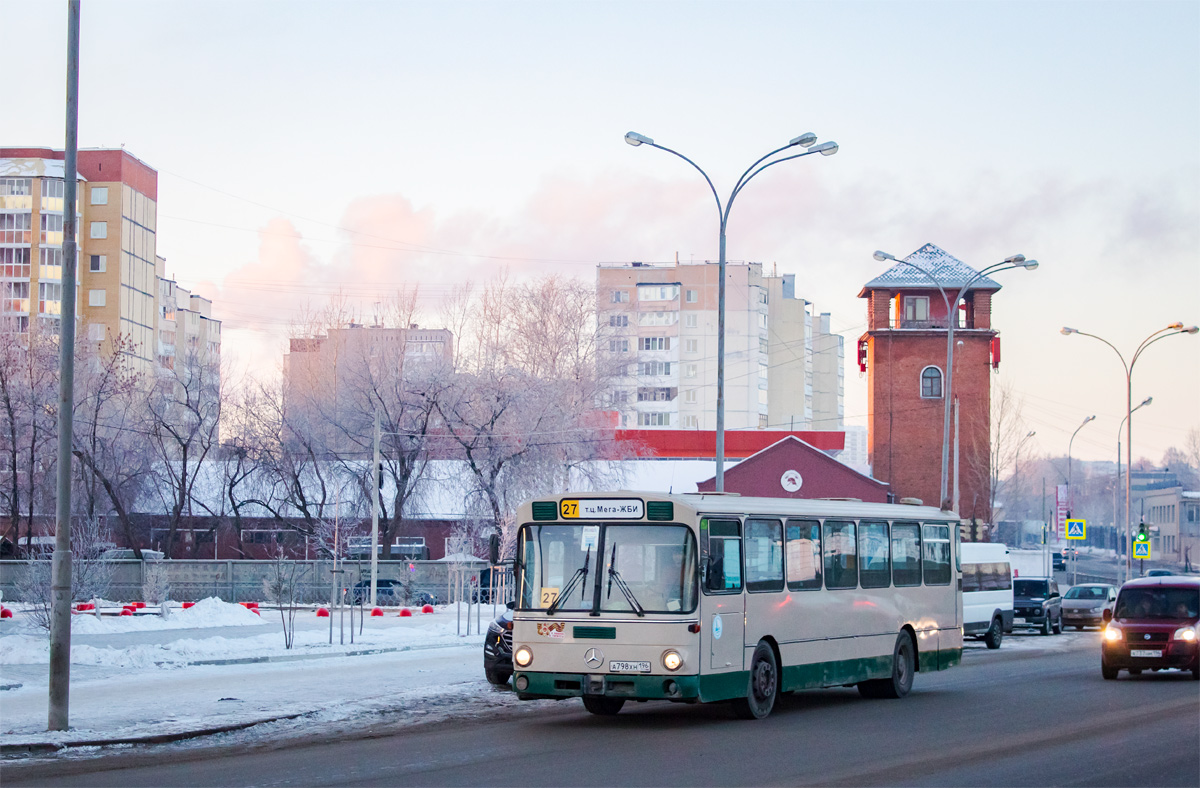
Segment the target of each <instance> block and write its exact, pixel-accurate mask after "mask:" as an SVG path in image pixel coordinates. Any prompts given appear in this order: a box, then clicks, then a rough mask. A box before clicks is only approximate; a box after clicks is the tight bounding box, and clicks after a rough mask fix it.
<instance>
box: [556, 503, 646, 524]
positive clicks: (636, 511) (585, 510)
mask: <svg viewBox="0 0 1200 788" xmlns="http://www.w3.org/2000/svg"><path fill="white" fill-rule="evenodd" d="M558 511H559V514H560V515H561V516H562V519H564V520H641V519H642V518H643V517H645V516H646V507H645V504H643V503H642V500H641V499H640V498H592V499H590V500H580V499H574V498H572V499H566V498H564V499H563V500H562V502H561V503H560V504H559V506H558Z"/></svg>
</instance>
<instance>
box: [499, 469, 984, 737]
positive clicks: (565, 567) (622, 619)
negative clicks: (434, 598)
mask: <svg viewBox="0 0 1200 788" xmlns="http://www.w3.org/2000/svg"><path fill="white" fill-rule="evenodd" d="M517 518H518V519H517V523H518V526H519V530H518V536H517V552H516V571H517V580H516V583H517V586H516V587H517V598H516V602H515V610H514V611H513V670H514V674H513V687H514V689H515V690H516V691H517V693H518V696H519V697H520V698H522V699H535V698H553V699H562V698H570V697H581V698H583V704H584V706H586V707H587V709H588V711H590V712H592V713H593V714H616V713H617V712H619V711H620V709H621V707H622V706H623V705H624V703H625V701H627V700H637V701H644V700H668V701H676V702H683V703H708V702H713V701H730V702H731V703H732V705H733V708H734V711H735V712H736V713H737V714H738V716H741V717H745V718H761V717H765V716H767V715H768V714H770V712H771V709H772V708H773V707H774V705H775V699H776V697H777V696H778V694H779V693H780V692H790V691H792V690H798V689H804V688H810V687H840V686H852V685H854V686H857V687H858V689H859V691H860V692H861V693H862V694H863V695H864V696H867V697H886V698H900V697H903V696H904V695H906V694H907V693H908V691H909V689H910V688H911V687H912V682H913V676H914V673H916V672H925V671H931V670H943V669H945V668H948V667H951V666H953V665H956V664H958V663H959V661H960V660H961V659H962V643H963V636H962V597H961V593H960V584H961V577H962V574H961V565H960V563H959V558H958V552H959V551H958V522H957V519H956V518H955V516H954V515H953V514H952V513H947V512H941V511H939V510H937V509H934V508H931V507H926V506H919V505H918V506H910V505H906V504H878V503H861V502H857V501H831V500H788V499H774V498H743V497H740V496H735V495H728V494H724V495H722V494H707V495H706V494H694V495H662V494H657V493H641V492H629V491H620V492H612V493H594V492H593V493H578V494H572V493H568V494H564V495H562V496H560V497H549V496H546V497H541V498H538V499H535V500H533V501H529V502H527V503H525V504H523V505H522V506H521V507H520V508H519V509H518V510H517Z"/></svg>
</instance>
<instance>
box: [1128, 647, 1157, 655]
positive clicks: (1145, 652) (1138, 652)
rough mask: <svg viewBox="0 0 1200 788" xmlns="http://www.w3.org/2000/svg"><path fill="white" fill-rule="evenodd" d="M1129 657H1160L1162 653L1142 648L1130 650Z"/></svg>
mask: <svg viewBox="0 0 1200 788" xmlns="http://www.w3.org/2000/svg"><path fill="white" fill-rule="evenodd" d="M1129 656H1131V657H1161V656H1162V652H1161V651H1151V650H1149V649H1142V648H1131V649H1130V650H1129Z"/></svg>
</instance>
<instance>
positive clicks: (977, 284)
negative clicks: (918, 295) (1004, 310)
mask: <svg viewBox="0 0 1200 788" xmlns="http://www.w3.org/2000/svg"><path fill="white" fill-rule="evenodd" d="M904 260H905V262H907V263H912V265H905V264H904V263H896V264H895V265H894V266H892V267H891V268H889V269H888V270H886V271H884V272H883V273H882V274H880V275H879V276H877V277H875V278H874V279H872V280H871V281H870V282H867V283H866V284H865V285H863V289H862V292H860V293H859V294H858V296H859V298H865V297H866V296H867V293H868V291H870V290H911V289H919V290H928V289H929V288H930V287H932V286H933V283H932V282H931V281H930V277H933V279H934V280H936V281H937V283H938V284H940V285H941V286H942V287H944V288H945V289H946V291H947V292H950V291H954V292H957V291H958V289H959V288H961V287H962V286H963V285H964V284H966V283H967V282H969V281H970V280H971V279H972V278H974V277H977V276H979V272H978V271H976V270H975V269H974V268H972V267H971V266H969V265H967V264H966V263H964V262H963V261H962V260H959V259H958V258H957V257H955V256H954V255H952V254H950V253H948V252H947V251H946V250H944V249H942V248H940V247H938V246H934V245H933V244H925V245H924V246H922V247H921V248H920V249H918V250H917V251H915V252H913V253H912V254H910V255H909V256H908V257H905V258H904ZM914 265H915V266H916V268H914V267H913V266H914ZM918 268H919V269H921V270H917V269H918ZM922 271H925V272H928V274H929V276H926V275H925V274H924V273H922ZM969 289H971V290H999V289H1000V284H999V283H998V282H996V281H995V280H993V279H989V278H988V277H986V276H980V277H979V278H978V279H976V280H975V281H974V282H972V283H971V287H970V288H969Z"/></svg>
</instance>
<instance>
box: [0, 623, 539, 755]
mask: <svg viewBox="0 0 1200 788" xmlns="http://www.w3.org/2000/svg"><path fill="white" fill-rule="evenodd" d="M263 612H264V616H266V611H263ZM310 615H311V614H310ZM481 620H482V621H484V622H486V621H488V620H490V616H483V617H481ZM456 624H457V622H456V620H455V617H454V612H453V610H449V611H446V610H442V611H439V612H438V613H435V614H432V615H429V616H425V617H424V618H409V619H398V618H396V617H395V613H394V612H393V614H392V617H390V618H375V619H372V618H368V619H367V620H366V621H365V622H364V631H363V635H362V637H361V638H360V637H358V635H357V626H356V638H355V640H356V642H355V644H354V645H353V646H352V645H351V644H350V638H349V633H348V632H347V633H346V637H345V645H344V646H343V645H339V633H338V626H337V621H336V619H335V621H334V634H333V641H334V646H332V647H331V646H329V645H328V635H329V629H328V627H329V623H328V619H315V617H314V620H309V619H307V618H305V619H298V620H297V634H296V641H297V644H296V647H295V648H294V649H292V650H291V651H286V650H284V649H283V638H282V634H281V631H280V624H279V621H278V619H274V620H272V619H271V618H270V617H267V620H266V621H264V622H262V624H261V625H258V626H235V627H215V628H209V629H172V630H160V631H156V632H145V631H142V632H128V633H114V634H94V635H83V634H81V635H78V636H73V638H72V641H73V642H72V666H71V671H72V673H71V698H70V720H71V729H70V730H68V731H65V732H53V733H51V732H47V731H46V730H45V728H46V719H47V704H48V684H49V678H48V665H47V662H45V661H42V660H41V659H38V661H36V662H33V661H26V662H13V661H12V660H13V659H26V660H28V659H30V657H29V655H30V654H32V655H34V656H36V655H37V654H38V653H39V652H38V651H37V650H36V648H33V647H32V646H31V645H30V643H29V642H28V640H27V636H22V635H16V634H10V633H6V634H4V635H3V636H0V657H5V658H4V660H3V664H0V685H12V684H19V685H20V686H19V687H18V688H16V689H8V690H4V691H2V692H0V754H2V755H6V756H13V755H21V754H29V753H39V752H41V753H44V752H52V751H54V750H57V749H59V748H62V747H83V746H99V745H103V744H117V743H138V742H144V743H154V742H161V741H172V740H177V739H184V738H190V737H193V736H202V735H207V734H212V733H218V732H222V731H228V730H236V729H238V728H245V727H249V726H255V725H261V724H262V723H274V727H275V729H276V730H275V732H279V729H280V728H281V726H286V721H288V720H296V721H297V722H296V723H294V725H295V726H297V727H304V728H314V727H316V728H319V727H321V726H323V725H328V724H334V723H343V722H351V721H353V720H355V719H356V718H362V717H367V716H370V715H376V716H377V715H381V714H385V713H388V714H391V715H392V716H393V717H395V716H396V715H400V716H401V717H403V716H404V715H412V718H413V720H414V721H415V720H421V721H424V720H429V719H437V718H439V717H440V716H446V715H449V714H451V713H460V712H462V711H463V710H464V709H470V708H471V707H472V706H473V705H476V704H479V703H481V702H482V703H483V704H484V705H485V706H489V707H490V706H494V705H498V704H499V705H508V704H509V703H515V702H516V700H515V697H514V696H512V695H511V693H509V692H507V691H503V690H501V691H498V692H495V691H492V688H491V687H490V685H488V684H487V682H486V681H485V680H484V678H483V668H482V642H483V638H482V635H477V634H475V633H474V632H473V633H472V635H471V636H469V637H460V636H459V635H458V634H457V626H456ZM347 625H348V620H347ZM356 625H357V621H356ZM484 626H485V627H486V623H484ZM5 655H7V656H5ZM87 663H91V664H87ZM201 663H207V664H201ZM213 663H218V664H213ZM301 718H302V719H301Z"/></svg>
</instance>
